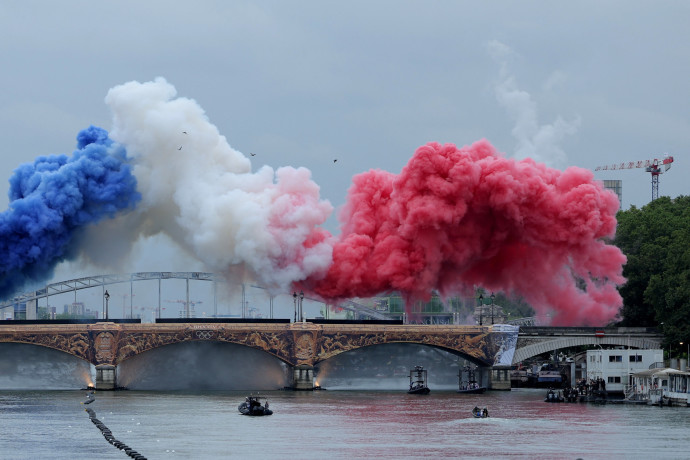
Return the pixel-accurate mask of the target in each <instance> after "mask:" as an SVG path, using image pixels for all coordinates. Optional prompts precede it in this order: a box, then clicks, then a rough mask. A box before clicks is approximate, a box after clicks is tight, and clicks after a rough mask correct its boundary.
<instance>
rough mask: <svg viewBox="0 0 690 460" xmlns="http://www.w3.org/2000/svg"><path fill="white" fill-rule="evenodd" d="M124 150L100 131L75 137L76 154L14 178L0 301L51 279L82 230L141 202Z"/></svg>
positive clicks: (0, 247) (1, 240)
mask: <svg viewBox="0 0 690 460" xmlns="http://www.w3.org/2000/svg"><path fill="white" fill-rule="evenodd" d="M136 185H137V183H136V179H135V177H134V176H133V175H132V171H131V166H130V165H129V164H128V163H127V155H126V151H125V149H124V147H122V146H121V145H119V144H115V143H114V142H113V141H112V139H110V138H109V137H108V132H107V131H106V130H104V129H102V128H98V127H96V126H90V127H89V128H87V129H85V130H83V131H81V132H80V133H79V134H78V135H77V150H75V151H74V153H73V154H72V156H71V157H68V156H67V155H50V156H40V157H38V158H37V159H36V160H35V161H34V162H33V163H26V164H23V165H21V166H19V167H18V168H17V169H16V170H15V171H14V175H13V176H12V177H11V178H10V191H9V198H10V204H9V209H7V210H6V211H4V212H3V213H1V214H0V297H1V298H7V297H8V296H10V295H12V294H14V293H16V292H17V291H19V290H20V289H21V288H22V287H23V286H25V285H27V284H29V283H31V282H40V281H45V280H46V279H49V278H50V277H51V276H52V275H53V269H54V268H55V266H56V265H57V264H58V263H59V262H61V261H63V260H66V259H69V258H70V252H71V249H70V248H73V249H76V248H77V246H78V244H79V236H80V234H81V230H83V229H84V227H85V226H87V225H89V224H93V223H96V222H98V221H99V220H101V219H103V218H105V217H114V216H115V215H116V214H117V213H119V212H122V211H127V210H132V209H134V207H135V206H136V204H137V203H138V202H139V201H140V200H141V195H140V194H139V193H138V192H137V190H136Z"/></svg>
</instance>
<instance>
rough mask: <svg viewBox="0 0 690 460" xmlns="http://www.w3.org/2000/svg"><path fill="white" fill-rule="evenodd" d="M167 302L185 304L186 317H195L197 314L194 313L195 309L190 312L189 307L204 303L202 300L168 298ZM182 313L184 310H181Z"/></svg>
mask: <svg viewBox="0 0 690 460" xmlns="http://www.w3.org/2000/svg"><path fill="white" fill-rule="evenodd" d="M166 302H170V303H181V304H182V305H184V318H193V317H194V316H195V315H192V312H193V310H192V311H191V312H190V309H189V307H190V306H191V307H194V306H195V305H197V304H200V303H203V302H202V301H201V300H190V301H186V300H166ZM180 314H182V312H180Z"/></svg>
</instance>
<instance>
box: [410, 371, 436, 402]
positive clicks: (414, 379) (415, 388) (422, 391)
mask: <svg viewBox="0 0 690 460" xmlns="http://www.w3.org/2000/svg"><path fill="white" fill-rule="evenodd" d="M407 392H408V393H409V394H411V395H428V394H429V392H431V390H430V389H429V387H428V386H427V384H426V369H424V368H423V367H422V366H415V368H414V369H413V370H411V371H410V389H409V390H407Z"/></svg>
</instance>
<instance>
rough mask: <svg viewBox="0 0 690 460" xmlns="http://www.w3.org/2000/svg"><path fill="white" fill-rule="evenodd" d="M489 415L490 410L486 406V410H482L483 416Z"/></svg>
mask: <svg viewBox="0 0 690 460" xmlns="http://www.w3.org/2000/svg"><path fill="white" fill-rule="evenodd" d="M488 416H489V410H488V409H487V408H486V407H485V408H484V410H483V411H482V417H488Z"/></svg>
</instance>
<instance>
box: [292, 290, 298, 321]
mask: <svg viewBox="0 0 690 460" xmlns="http://www.w3.org/2000/svg"><path fill="white" fill-rule="evenodd" d="M292 302H293V303H294V305H295V319H294V320H293V323H296V322H297V293H296V292H294V291H293V292H292Z"/></svg>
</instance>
